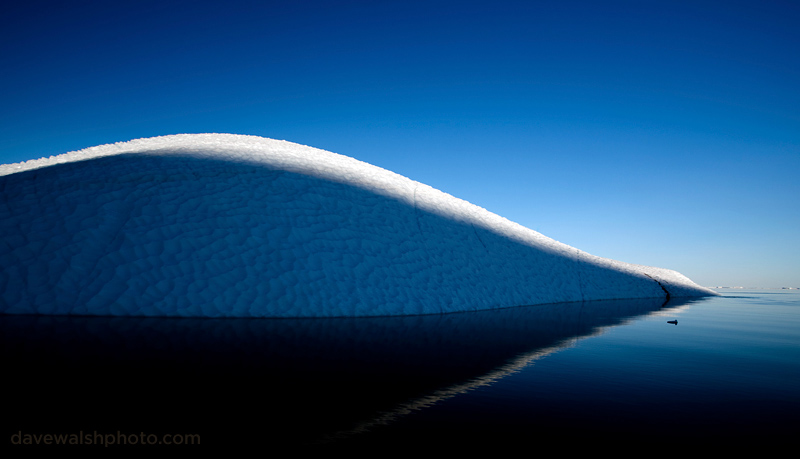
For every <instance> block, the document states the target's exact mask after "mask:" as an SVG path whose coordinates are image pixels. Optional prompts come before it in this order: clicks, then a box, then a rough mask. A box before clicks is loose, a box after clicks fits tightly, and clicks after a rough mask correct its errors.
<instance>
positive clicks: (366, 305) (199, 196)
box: [0, 134, 715, 318]
mask: <svg viewBox="0 0 800 459" xmlns="http://www.w3.org/2000/svg"><path fill="white" fill-rule="evenodd" d="M0 241H2V242H0V313H4V314H45V315H89V316H141V317H298V318H299V317H359V316H391V315H414V314H439V313H448V312H457V311H470V310H484V309H494V308H506V307H514V306H522V305H535V304H548V303H561V302H578V301H590V300H606V299H609V300H610V299H632V298H664V299H666V300H668V299H669V298H670V297H698V296H708V295H715V293H714V292H713V291H712V290H710V289H706V288H703V287H700V286H698V285H696V284H695V283H693V282H692V281H691V280H690V279H688V278H687V277H685V276H683V275H681V274H680V273H677V272H675V271H672V270H668V269H662V268H654V267H648V266H641V265H635V264H629V263H623V262H620V261H615V260H610V259H604V258H600V257H597V256H593V255H590V254H588V253H586V252H583V251H581V250H578V249H576V248H573V247H570V246H568V245H566V244H563V243H560V242H557V241H555V240H553V239H550V238H548V237H546V236H543V235H542V234H539V233H538V232H536V231H533V230H531V229H528V228H525V227H523V226H521V225H519V224H516V223H513V222H511V221H509V220H507V219H505V218H502V217H500V216H498V215H495V214H493V213H491V212H489V211H487V210H485V209H483V208H481V207H478V206H475V205H473V204H470V203H468V202H466V201H463V200H460V199H457V198H455V197H453V196H451V195H448V194H446V193H444V192H441V191H439V190H436V189H434V188H432V187H430V186H427V185H424V184H422V183H419V182H416V181H413V180H411V179H409V178H406V177H403V176H401V175H398V174H395V173H393V172H390V171H387V170H385V169H382V168H379V167H376V166H373V165H370V164H367V163H364V162H361V161H358V160H356V159H353V158H350V157H346V156H342V155H339V154H336V153H331V152H327V151H324V150H319V149H315V148H312V147H307V146H302V145H298V144H295V143H291V142H287V141H280V140H272V139H266V138H261V137H255V136H243V135H232V134H181V135H171V136H163V137H154V138H149V139H138V140H132V141H130V142H121V143H116V144H111V145H102V146H97V147H92V148H88V149H85V150H81V151H75V152H71V153H66V154H63V155H59V156H54V157H50V158H42V159H39V160H32V161H28V162H24V163H18V164H7V165H2V166H0Z"/></svg>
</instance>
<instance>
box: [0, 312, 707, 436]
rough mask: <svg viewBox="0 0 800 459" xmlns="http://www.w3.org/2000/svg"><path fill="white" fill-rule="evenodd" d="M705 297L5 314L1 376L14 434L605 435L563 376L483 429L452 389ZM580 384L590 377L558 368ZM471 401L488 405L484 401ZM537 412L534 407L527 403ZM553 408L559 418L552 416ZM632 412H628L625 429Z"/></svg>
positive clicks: (621, 392) (467, 387)
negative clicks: (288, 314) (242, 311)
mask: <svg viewBox="0 0 800 459" xmlns="http://www.w3.org/2000/svg"><path fill="white" fill-rule="evenodd" d="M708 301H711V300H708V299H694V300H676V299H673V300H671V301H670V302H669V303H668V304H667V305H663V306H662V301H660V300H641V299H639V300H614V301H597V302H587V303H563V304H554V305H539V306H529V307H518V308H509V309H498V310H487V311H477V312H469V313H455V314H444V315H427V316H401V317H386V318H340V319H177V318H122V317H58V316H0V336H2V341H3V356H2V357H3V362H4V365H5V367H6V371H7V373H6V374H7V375H13V377H10V378H6V380H7V389H6V390H7V391H8V392H7V393H10V394H13V395H14V399H15V400H17V401H24V402H21V403H14V404H12V405H11V407H10V408H9V410H8V411H7V412H6V415H5V416H6V419H7V420H8V422H7V429H8V431H7V433H9V432H10V433H17V432H19V431H22V432H23V433H25V432H31V433H73V432H75V433H77V432H78V431H83V432H92V431H98V432H112V433H116V432H117V431H120V432H129V433H137V434H138V433H139V432H145V433H153V434H164V433H170V434H174V433H192V434H200V435H201V438H202V445H203V448H204V449H205V448H222V449H231V448H242V447H248V446H254V445H260V446H262V447H267V446H269V447H273V446H280V445H283V446H291V447H305V446H309V447H319V448H326V449H331V448H339V447H342V448H358V447H362V446H365V447H371V446H372V445H377V444H384V445H386V442H387V441H388V442H396V441H399V439H402V441H404V442H405V444H406V446H414V445H417V446H419V444H418V443H415V440H414V439H415V438H416V439H420V438H421V437H422V436H424V437H426V439H425V440H426V441H430V440H431V438H436V437H437V436H440V437H441V438H442V442H449V441H453V440H455V439H459V438H460V439H459V441H463V444H462V445H461V446H463V447H465V448H468V447H469V446H470V445H472V444H473V443H474V442H476V441H478V442H480V441H486V442H492V441H494V440H496V439H502V440H503V441H506V442H508V441H517V442H518V443H524V442H528V441H537V442H540V443H547V442H550V441H561V440H558V437H554V436H552V435H557V434H561V435H564V434H570V435H572V434H581V435H585V434H587V433H592V432H594V433H597V434H598V436H602V435H606V434H607V433H608V432H607V431H606V430H604V429H605V427H608V426H605V427H604V425H603V422H602V420H603V418H604V417H605V418H608V417H613V416H614V413H595V414H594V415H592V416H586V417H584V419H583V420H581V419H579V418H580V414H578V416H577V417H575V418H574V422H573V423H570V421H569V419H568V417H569V416H571V415H574V414H575V413H576V410H578V409H581V408H579V407H577V406H576V405H575V404H574V403H573V404H571V402H570V401H569V400H568V399H567V398H565V397H563V394H559V388H558V386H559V385H561V384H562V381H558V380H554V381H552V382H551V383H549V384H542V385H539V386H537V387H536V388H535V389H533V390H542V389H543V388H549V389H548V390H550V391H551V392H552V397H551V399H552V400H551V401H552V403H553V404H555V405H557V406H555V408H554V406H544V405H546V404H547V403H549V402H540V403H541V405H542V406H539V407H536V406H519V407H516V408H515V409H514V410H527V414H526V415H525V416H523V417H520V416H518V415H517V414H515V413H514V412H513V411H514V410H507V409H506V408H499V406H501V405H502V404H498V405H497V406H498V408H496V409H495V411H496V412H494V413H490V414H491V415H492V416H494V419H500V420H505V421H502V422H498V424H496V425H494V427H491V426H487V425H483V426H480V427H479V428H480V429H481V435H483V437H480V436H476V435H475V432H471V431H470V428H469V427H468V426H467V428H466V429H465V430H463V433H462V434H459V432H460V431H461V430H462V429H464V422H465V421H464V420H465V419H469V418H470V417H471V416H472V417H475V416H483V414H480V413H478V414H475V413H472V414H470V410H471V407H470V406H469V405H463V404H461V405H459V404H458V403H450V402H456V401H457V400H458V399H459V396H460V395H461V394H466V393H474V392H475V389H478V391H480V390H483V389H486V388H487V387H497V386H498V385H502V384H503V380H504V378H505V376H507V375H510V374H513V373H515V372H517V371H518V370H520V369H523V368H526V367H528V368H530V363H531V362H533V361H535V360H537V359H540V358H542V357H545V356H548V355H551V354H552V353H553V352H556V351H559V350H562V349H565V348H569V347H570V346H572V345H573V344H574V343H576V342H579V341H580V339H581V338H584V337H590V336H597V335H602V334H603V333H604V331H606V330H609V327H614V326H617V325H623V324H625V323H628V322H633V321H636V320H638V319H641V318H645V317H648V316H652V315H653V314H655V315H657V316H658V315H660V316H663V317H657V322H658V324H659V325H660V324H661V322H662V319H663V322H664V323H663V326H664V327H672V328H670V329H669V330H679V329H680V328H681V327H683V326H684V325H683V324H684V321H683V319H682V320H681V325H679V326H678V327H677V328H675V326H674V325H668V324H667V323H666V322H667V320H668V319H673V318H674V317H675V316H676V315H677V314H678V313H680V312H681V311H684V310H686V308H687V307H688V305H690V304H692V303H694V304H697V305H703V304H705V302H708ZM690 309H691V308H690ZM622 329H623V330H624V329H625V327H623V328H622ZM598 352H603V350H598ZM629 352H633V351H629ZM548 360H549V359H542V360H541V361H548ZM541 361H540V362H541ZM581 365H583V366H590V365H587V364H586V362H584V363H583V364H581ZM538 368H539V363H537V364H536V366H535V367H533V368H532V371H533V372H534V373H535V372H536V370H537V369H538ZM596 370H599V371H602V368H600V369H596ZM586 371H587V370H586V369H585V368H584V369H580V370H579V371H578V372H577V373H576V375H580V376H576V378H577V379H581V378H583V377H584V376H585V374H586ZM631 371H635V369H631ZM542 378H547V375H542ZM509 379H513V378H509ZM639 382H640V381H639ZM575 384H592V382H591V381H564V382H563V385H564V386H569V385H575ZM653 387H657V384H656V385H654V386H653ZM514 390H518V388H517V389H514ZM637 391H638V392H637ZM626 392H630V393H632V394H634V395H635V394H636V393H639V392H641V388H639V389H636V388H632V387H626V386H625V382H624V381H621V382H620V387H619V389H618V392H617V393H616V394H615V395H614V396H616V397H620V398H621V400H620V404H619V406H620V407H621V409H622V410H625V409H632V408H631V406H633V405H635V404H636V403H638V402H637V399H636V396H634V397H632V398H631V400H629V401H628V400H625V397H626V395H625V393H626ZM639 395H640V394H639ZM537 396H538V397H539V398H540V399H541V400H547V399H548V396H547V394H541V393H539V394H538V395H537ZM443 405H448V408H446V409H445V410H446V411H447V413H448V414H446V416H444V417H443V418H439V419H450V420H455V419H459V418H461V421H460V422H453V423H448V422H441V421H436V422H430V421H424V420H423V421H421V422H420V421H418V420H417V418H418V417H419V416H420V415H424V414H425V413H427V412H434V411H436V410H440V411H441V410H442V409H443V408H442V406H443ZM450 405H452V406H450ZM453 406H454V408H453ZM598 406H602V404H601V405H598ZM626 407H627V408H626ZM593 408H596V407H592V406H587V407H585V409H586V410H591V409H593ZM675 408H676V409H679V407H675ZM502 409H506V410H507V411H506V412H499V411H498V410H502ZM448 410H449V411H448ZM480 410H483V413H488V412H491V411H492V410H493V407H492V406H491V402H490V403H488V404H487V405H485V406H482V407H480ZM536 410H540V412H541V413H542V416H541V417H537V416H534V415H531V413H534V412H536ZM555 411H560V412H561V414H562V416H553V417H550V414H552V413H554V412H555ZM548 413H550V414H548ZM439 414H441V413H439ZM564 414H569V415H568V416H564ZM629 414H630V413H629ZM640 415H642V414H634V415H631V417H630V419H631V420H632V421H631V422H632V424H631V426H632V427H635V426H634V425H633V424H635V421H636V416H640ZM565 417H566V418H567V419H565ZM587 419H588V420H590V421H587ZM664 422H665V423H667V422H669V420H664ZM503 423H505V425H503ZM611 425H613V423H612V424H611ZM616 427H618V426H614V428H616ZM662 427H663V426H662ZM420 429H427V430H425V433H424V434H421V430H420ZM576 429H578V430H576ZM406 433H409V435H406ZM651 433H652V434H654V435H662V434H668V433H669V432H668V431H662V432H651ZM459 435H461V437H459Z"/></svg>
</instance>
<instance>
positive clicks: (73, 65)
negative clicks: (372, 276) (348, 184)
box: [0, 0, 800, 287]
mask: <svg viewBox="0 0 800 459" xmlns="http://www.w3.org/2000/svg"><path fill="white" fill-rule="evenodd" d="M797 24H800V4H797V3H795V2H760V1H759V2H756V1H753V2H736V1H730V2H703V1H691V2H689V1H687V2H679V1H676V2H661V1H609V2H589V1H585V2H581V1H559V2H535V1H534V2H503V1H492V2H488V1H461V2H437V1H426V2H416V1H404V2H358V1H327V2H304V1H297V2H256V1H252V2H247V1H235V0H234V1H226V2H203V1H175V2H163V1H139V2H124V1H122V2H80V1H77V2H63V3H53V2H36V1H33V2H24V4H23V2H19V4H15V5H6V6H4V7H3V14H0V100H2V103H0V163H9V162H18V161H24V160H28V159H34V158H39V157H43V156H50V155H56V154H61V153H65V152H68V151H72V150H77V149H82V148H86V147H90V146H94V145H100V144H105V143H113V142H119V141H127V140H131V139H135V138H141V137H152V136H156V135H167V134H177V133H202V132H223V133H234V134H251V135H259V136H264V137H269V138H275V139H285V140H289V141H292V142H296V143H300V144H304V145H310V146H313V147H317V148H322V149H325V150H329V151H333V152H336V153H340V154H344V155H347V156H352V157H354V158H357V159H360V160H363V161H366V162H369V163H371V164H375V165H377V166H380V167H383V168H386V169H389V170H391V171H394V172H397V173H399V174H402V175H405V176H407V177H409V178H411V179H414V180H417V181H420V182H422V183H426V184H428V185H431V186H433V187H435V188H438V189H441V190H443V191H445V192H447V193H450V194H452V195H454V196H456V197H459V198H462V199H465V200H467V201H470V202H472V203H474V204H477V205H479V206H481V207H484V208H486V209H488V210H490V211H492V212H495V213H497V214H499V215H502V216H504V217H506V218H508V219H510V220H513V221H516V222H518V223H520V224H522V225H525V226H527V227H529V228H532V229H534V230H536V231H539V232H541V233H543V234H545V235H546V236H549V237H552V238H554V239H557V240H559V241H561V242H564V243H567V244H569V245H572V246H574V247H577V248H579V249H581V250H585V251H587V252H589V253H592V254H595V255H599V256H603V257H608V258H613V259H618V260H622V261H627V262H631V263H640V264H646V265H653V266H659V267H665V268H671V269H675V270H678V271H680V272H682V273H683V274H685V275H687V276H689V277H690V278H691V279H693V280H694V281H696V282H698V283H699V284H701V285H705V286H715V285H727V286H739V285H740V286H748V287H784V286H791V287H800V242H798V236H799V235H800V212H798V197H800V180H798V178H797V177H798V173H799V172H800V27H797Z"/></svg>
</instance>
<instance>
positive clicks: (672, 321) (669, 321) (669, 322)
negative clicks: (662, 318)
mask: <svg viewBox="0 0 800 459" xmlns="http://www.w3.org/2000/svg"><path fill="white" fill-rule="evenodd" d="M667 323H668V324H675V325H678V321H677V320H668V321H667Z"/></svg>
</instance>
